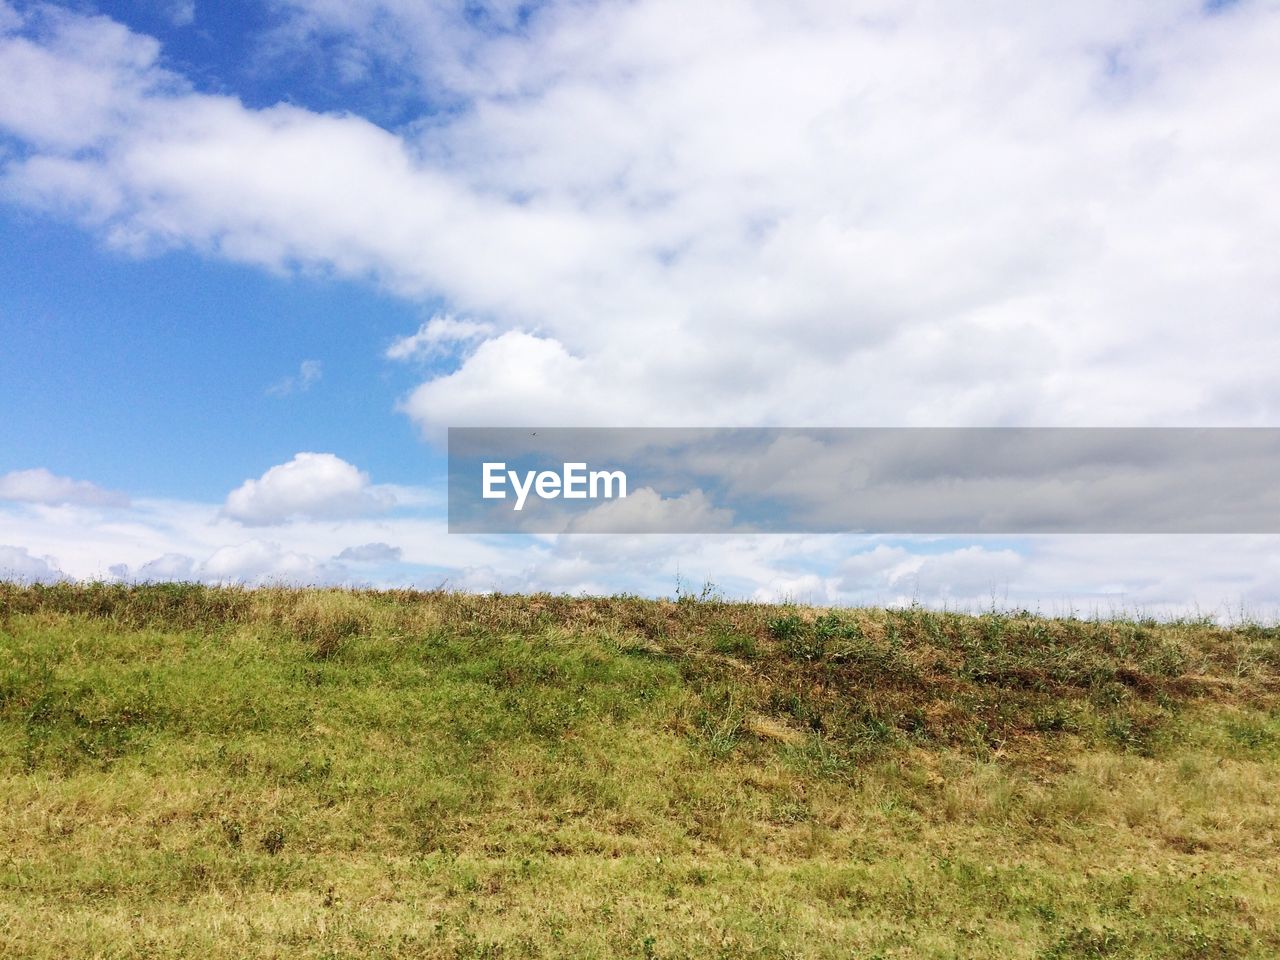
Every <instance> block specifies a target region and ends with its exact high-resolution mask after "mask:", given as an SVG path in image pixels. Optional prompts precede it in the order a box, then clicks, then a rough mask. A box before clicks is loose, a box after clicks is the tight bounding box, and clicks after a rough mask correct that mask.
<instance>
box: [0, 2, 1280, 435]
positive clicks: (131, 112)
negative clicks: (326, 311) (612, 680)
mask: <svg viewBox="0 0 1280 960" xmlns="http://www.w3.org/2000/svg"><path fill="white" fill-rule="evenodd" d="M286 6H287V7H288V8H289V9H292V10H294V11H295V12H296V13H297V17H298V19H297V20H296V22H295V24H294V34H293V36H294V37H295V39H299V40H303V39H306V38H310V39H314V38H315V37H316V36H317V35H323V36H324V37H327V38H335V37H336V38H338V39H339V40H341V41H342V43H344V44H345V45H346V47H347V48H349V51H354V52H353V53H352V55H353V56H355V55H356V54H358V55H359V56H360V57H363V58H365V59H367V60H370V61H379V62H382V64H383V65H384V66H385V65H386V64H387V63H391V64H393V65H394V64H399V65H400V66H401V67H402V68H403V69H405V70H406V71H411V70H413V69H416V67H417V66H418V65H423V64H426V65H427V66H425V67H423V69H424V70H425V71H426V72H425V73H424V74H423V76H422V78H421V79H422V82H423V84H424V87H423V89H424V90H426V91H427V92H428V93H430V94H431V95H432V96H433V97H434V98H435V99H437V100H441V101H444V102H448V103H450V104H451V106H452V107H453V109H450V110H449V111H446V112H443V113H441V114H439V115H438V116H435V117H433V118H431V119H430V121H429V122H424V123H423V124H421V125H411V126H410V127H407V128H405V129H403V130H400V131H395V132H391V131H387V130H384V129H380V128H378V127H376V126H375V125H373V124H371V123H369V122H367V121H366V120H364V119H362V118H360V117H357V116H353V115H341V116H338V115H325V114H318V113H315V112H311V111H308V110H306V109H303V108H301V107H297V106H289V105H280V106H275V107H270V108H267V109H250V108H247V107H245V106H244V105H243V104H241V103H240V102H239V101H237V100H235V99H233V98H229V97H215V96H207V95H202V94H196V93H193V92H191V90H190V89H189V86H188V85H187V84H186V83H185V81H184V80H183V79H182V78H181V77H178V76H175V75H173V74H172V73H170V72H166V71H165V70H164V69H163V68H161V67H160V66H159V60H158V48H157V47H156V45H155V44H154V43H153V42H152V41H150V40H148V39H146V38H141V37H137V36H135V35H131V34H129V33H128V32H127V31H125V30H124V29H123V28H121V27H119V26H118V25H115V24H112V23H110V22H109V21H107V20H105V19H102V18H78V17H73V16H70V15H59V16H57V17H53V18H52V21H53V23H52V26H50V28H49V29H47V30H45V31H44V32H43V33H41V34H39V39H31V38H30V37H26V36H24V37H14V36H10V37H9V38H8V39H6V40H4V41H3V42H2V43H0V125H3V126H4V127H5V128H7V129H8V130H9V131H10V132H11V133H13V134H14V135H15V136H17V137H19V138H20V139H22V140H24V141H25V142H26V143H27V144H28V145H29V147H30V152H19V153H18V154H16V155H15V156H14V157H13V158H12V159H11V160H10V161H9V163H8V165H7V167H6V173H5V179H4V190H5V192H6V193H7V194H8V195H9V196H10V197H11V198H13V199H15V200H18V201H20V202H22V203H26V204H30V205H34V206H37V207H43V208H46V209H51V210H55V211H62V212H64V213H66V214H67V215H70V216H73V217H76V218H79V219H80V220H82V221H83V222H85V223H87V224H89V225H91V226H93V227H94V228H95V229H97V230H100V231H101V232H102V234H103V235H104V236H105V237H107V239H108V241H109V242H111V243H114V244H117V245H120V246H124V247H126V248H130V249H136V250H148V249H154V248H157V247H166V246H175V245H176V246H190V247H194V248H196V249H200V250H204V251H208V252H211V253H214V254H217V255H221V256H224V257H229V258H231V259H235V260H241V261H246V262H251V263H257V264H262V265H265V266H268V267H270V268H273V269H284V268H288V267H290V266H291V265H294V264H301V265H306V266H311V267H321V268H327V269H330V270H333V271H336V272H338V273H340V274H343V275H348V276H356V277H374V278H376V279H378V280H379V281H380V282H382V283H383V284H385V285H386V286H388V287H389V288H391V289H392V290H395V291H397V292H399V293H402V294H404V295H407V296H411V297H415V298H428V297H429V298H433V299H436V298H438V299H439V300H440V301H442V302H443V303H444V304H446V307H445V311H446V313H448V312H452V314H453V315H454V316H480V317H485V318H486V322H490V323H492V324H493V330H492V332H491V334H489V335H488V336H489V339H487V340H485V341H484V342H477V341H476V340H474V339H468V341H467V342H466V346H467V352H468V354H469V355H468V356H466V357H465V358H464V359H463V360H462V363H461V366H460V368H458V369H456V370H450V371H447V372H441V373H439V374H438V375H436V376H433V378H432V379H431V380H429V381H428V382H427V383H426V384H424V386H423V387H421V388H420V389H419V390H418V391H416V392H414V393H413V394H412V395H411V396H410V397H409V398H408V399H407V400H406V402H405V404H404V409H405V411H406V412H408V413H409V415H410V416H412V417H413V418H414V419H415V420H417V421H419V422H420V423H421V424H422V425H423V426H424V428H426V429H427V430H428V431H429V432H431V433H432V434H433V435H434V433H435V431H437V430H438V428H440V427H441V426H443V425H446V424H463V423H485V422H488V423H493V422H507V423H509V422H514V421H517V420H518V421H519V422H526V423H532V422H540V423H554V422H559V423H565V424H574V423H600V422H613V423H621V424H634V423H640V422H645V423H665V424H697V425H705V424H717V425H721V424H723V425H734V424H762V423H763V424H774V423H782V422H786V423H790V424H797V425H801V424H806V423H808V424H876V423H879V424H894V423H896V424H929V425H942V424H1010V423H1037V424H1101V423H1115V422H1125V423H1132V424H1147V423H1185V424H1195V423H1266V422H1270V421H1271V420H1274V419H1275V416H1276V413H1277V412H1278V411H1280V387H1277V386H1276V383H1275V378H1274V376H1273V374H1272V370H1271V369H1270V367H1271V365H1270V363H1269V357H1271V356H1273V355H1275V354H1276V353H1277V352H1280V330H1278V329H1277V328H1276V326H1275V324H1274V322H1273V311H1272V310H1271V309H1270V306H1269V305H1270V304H1272V303H1274V302H1275V300H1276V298H1277V296H1280V278H1278V277H1277V274H1276V271H1275V270H1273V269H1272V268H1271V264H1270V262H1269V261H1268V259H1267V257H1265V256H1264V255H1263V254H1261V253H1260V252H1259V251H1265V250H1270V249H1275V248H1276V245H1277V243H1278V242H1280V195H1278V194H1277V193H1276V192H1275V191H1273V190H1271V189H1270V184H1271V180H1272V174H1271V171H1272V168H1273V166H1274V163H1273V160H1274V157H1275V156H1276V154H1277V153H1278V152H1280V132H1277V131H1280V122H1269V121H1272V120H1280V60H1278V59H1277V58H1276V57H1275V55H1274V51H1275V49H1276V48H1277V45H1278V44H1280V8H1277V7H1276V6H1275V4H1272V3H1263V2H1242V3H1238V4H1235V5H1233V6H1232V7H1231V8H1229V9H1228V10H1226V11H1223V12H1221V13H1218V14H1215V15H1212V16H1209V15H1206V14H1205V13H1204V12H1203V11H1202V9H1201V5H1200V4H1199V3H1198V2H1190V0H1185V2H1171V3H1163V4H1151V3H1145V2H1138V0H1129V2H1122V3H1119V4H1116V3H1102V2H1101V0H1087V2H1084V3H1078V4H1067V5H1063V4H1057V5H1052V4H1050V5H1043V4H1042V5H1034V6H1028V5H1025V4H1016V3H1012V2H1008V3H996V4H991V5H987V6H983V7H980V8H972V7H964V8H960V7H949V6H947V5H938V4H933V3H926V2H923V0H921V2H918V3H915V2H908V3H905V4H888V3H881V2H872V3H867V4H863V5H860V6H859V5H855V6H853V7H851V6H850V5H848V4H845V3H836V2H817V0H810V2H804V3H801V4H798V5H796V4H791V5H778V4H763V3H709V4H703V5H699V6H698V9H697V11H696V12H691V11H690V9H689V5H688V4H684V3H678V2H674V0H637V2H634V3H625V4H621V3H601V4H595V5H588V6H583V5H580V4H576V3H551V4H547V5H544V6H542V7H540V8H539V9H538V10H537V12H536V13H534V14H533V15H532V18H531V19H530V20H529V22H528V23H525V22H524V21H523V20H522V18H521V16H519V15H516V14H514V13H513V12H512V10H513V9H514V8H513V7H512V6H511V5H507V4H502V5H495V6H491V7H486V8H485V9H486V10H488V11H489V12H488V13H487V14H484V15H481V16H480V19H481V20H484V21H485V23H484V24H483V26H481V27H479V28H475V29H473V28H472V27H471V26H469V25H468V22H469V21H468V18H467V17H466V16H463V15H462V13H461V12H460V11H459V10H458V9H455V7H454V6H452V5H439V4H431V5H419V4H409V3H401V2H381V3H377V2H358V3H354V4H335V3H330V2H327V0H325V2H320V0H315V2H298V3H290V4H287V5H286ZM486 18H487V19H486ZM287 33H288V31H286V34H287ZM375 75H376V72H375ZM583 130H590V131H591V135H590V136H583V134H582V131H583ZM353 182H358V183H361V184H362V185H364V186H363V187H362V189H361V191H359V193H358V195H357V194H352V193H351V191H350V190H349V189H347V188H348V186H349V184H350V183H353ZM429 328H430V324H428V329H429ZM1210 328H1212V330H1213V333H1212V335H1210V334H1209V333H1208V331H1209V330H1210ZM441 330H442V331H443V328H441ZM418 343H419V344H421V343H423V341H418ZM403 349H404V350H406V351H408V350H409V349H410V347H409V346H408V345H407V344H406V345H405V346H404V347H403ZM500 362H501V364H505V366H501V365H500Z"/></svg>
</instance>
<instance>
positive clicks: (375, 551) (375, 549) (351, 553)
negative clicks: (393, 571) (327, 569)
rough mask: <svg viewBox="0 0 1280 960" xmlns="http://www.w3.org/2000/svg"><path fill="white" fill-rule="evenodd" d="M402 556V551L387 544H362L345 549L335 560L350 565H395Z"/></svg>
mask: <svg viewBox="0 0 1280 960" xmlns="http://www.w3.org/2000/svg"><path fill="white" fill-rule="evenodd" d="M403 555H404V551H403V550H401V549H400V548H399V547H393V546H391V544H389V543H362V544H361V545H360V546H358V547H347V548H346V549H344V550H343V551H342V552H341V553H339V554H338V556H337V557H336V558H335V559H337V560H349V561H350V562H352V563H396V562H398V561H399V560H400V558H401V557H402V556H403Z"/></svg>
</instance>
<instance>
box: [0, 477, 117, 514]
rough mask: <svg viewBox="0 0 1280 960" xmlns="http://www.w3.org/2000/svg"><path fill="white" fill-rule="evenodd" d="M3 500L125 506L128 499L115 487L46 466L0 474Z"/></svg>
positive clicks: (51, 503)
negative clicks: (51, 471) (113, 488)
mask: <svg viewBox="0 0 1280 960" xmlns="http://www.w3.org/2000/svg"><path fill="white" fill-rule="evenodd" d="M0 500H17V501H20V502H23V503H43V504H50V505H58V504H79V505H82V506H90V507H124V506H128V505H129V498H128V497H127V496H125V495H124V494H123V493H118V492H116V491H114V490H104V489H103V488H102V487H99V486H98V485H97V484H94V483H90V482H89V481H88V480H73V479H71V478H70V477H60V476H58V475H57V474H54V473H50V472H49V471H48V470H46V469H44V468H43V467H37V468H35V469H34V470H13V471H11V472H9V473H6V474H3V475H0Z"/></svg>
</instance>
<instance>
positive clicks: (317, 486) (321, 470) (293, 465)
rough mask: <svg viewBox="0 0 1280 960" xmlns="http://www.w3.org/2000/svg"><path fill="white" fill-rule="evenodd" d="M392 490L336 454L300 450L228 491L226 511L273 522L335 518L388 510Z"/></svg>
mask: <svg viewBox="0 0 1280 960" xmlns="http://www.w3.org/2000/svg"><path fill="white" fill-rule="evenodd" d="M394 505H395V497H394V495H393V494H391V493H390V492H389V491H387V490H386V489H384V488H382V487H378V486H375V485H373V484H372V483H370V481H369V475H368V474H366V473H364V472H363V471H361V470H359V469H357V468H356V467H354V466H353V465H351V464H350V463H347V462H346V461H345V460H343V459H341V458H340V457H336V456H334V455H333V454H332V453H299V454H297V455H296V456H295V457H294V458H293V459H292V460H290V461H289V462H288V463H282V464H279V465H278V466H274V467H272V468H271V469H270V470H268V471H267V472H266V473H264V474H263V475H262V476H261V477H259V478H258V479H256V480H246V481H245V482H244V483H243V484H241V485H240V486H239V487H237V488H236V489H235V490H233V491H231V493H230V494H229V495H228V496H227V501H226V503H225V505H224V506H223V508H222V512H223V514H224V515H225V516H227V517H229V518H231V519H232V520H236V521H238V522H240V523H243V524H246V525H250V526H254V525H270V524H278V523H284V522H286V521H287V520H291V519H295V518H308V519H335V518H343V517H355V516H360V515H362V514H369V513H377V512H380V511H384V510H388V509H390V508H391V507H393V506H394Z"/></svg>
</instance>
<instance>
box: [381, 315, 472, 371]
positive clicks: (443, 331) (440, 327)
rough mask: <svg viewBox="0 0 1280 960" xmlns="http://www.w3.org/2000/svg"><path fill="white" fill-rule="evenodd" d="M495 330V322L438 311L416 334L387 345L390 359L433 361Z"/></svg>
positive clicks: (387, 354)
mask: <svg viewBox="0 0 1280 960" xmlns="http://www.w3.org/2000/svg"><path fill="white" fill-rule="evenodd" d="M491 333H493V325H492V324H489V323H481V322H480V321H477V320H466V319H458V318H456V317H454V316H452V315H451V314H447V313H444V314H437V315H436V316H434V317H432V318H431V319H430V320H428V321H427V322H426V323H424V324H423V325H422V326H420V327H419V328H418V330H417V332H416V333H412V334H410V335H409V336H407V337H400V338H399V339H397V340H395V341H394V342H393V343H392V344H391V346H389V347H387V350H386V354H385V355H386V357H387V359H388V360H432V359H435V358H437V357H442V356H447V355H449V354H451V353H454V352H456V351H457V350H459V349H461V348H462V347H465V346H467V345H468V344H474V343H475V342H476V341H478V340H483V339H484V338H485V337H487V336H489V335H490V334H491Z"/></svg>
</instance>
